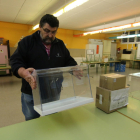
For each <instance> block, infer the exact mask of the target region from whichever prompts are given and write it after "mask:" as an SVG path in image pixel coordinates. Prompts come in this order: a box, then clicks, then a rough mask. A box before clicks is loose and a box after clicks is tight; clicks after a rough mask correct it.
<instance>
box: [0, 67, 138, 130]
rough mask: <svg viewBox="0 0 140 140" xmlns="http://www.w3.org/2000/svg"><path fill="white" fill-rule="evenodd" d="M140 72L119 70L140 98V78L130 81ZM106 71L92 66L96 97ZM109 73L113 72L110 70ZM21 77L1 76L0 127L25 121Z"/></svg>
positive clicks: (91, 75)
mask: <svg viewBox="0 0 140 140" xmlns="http://www.w3.org/2000/svg"><path fill="white" fill-rule="evenodd" d="M136 72H139V69H132V68H126V71H125V72H117V73H119V74H123V75H126V76H127V84H128V85H130V88H131V94H132V92H133V90H134V86H135V89H137V90H136V92H134V93H133V97H134V96H136V97H137V98H138V99H139V98H140V96H139V94H138V90H139V89H140V87H139V81H140V79H131V81H129V76H128V75H129V74H130V73H136ZM103 73H104V68H99V71H98V73H96V68H93V67H92V68H90V82H91V88H92V94H93V97H94V98H95V95H96V87H97V86H99V77H100V75H101V74H103ZM108 73H113V71H112V72H110V71H109V69H108ZM20 87H21V79H18V78H16V77H15V76H5V77H0V128H1V127H4V126H8V125H12V124H16V123H19V122H24V121H25V119H24V116H23V114H22V111H21V92H20Z"/></svg>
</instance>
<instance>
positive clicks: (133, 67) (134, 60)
mask: <svg viewBox="0 0 140 140" xmlns="http://www.w3.org/2000/svg"><path fill="white" fill-rule="evenodd" d="M135 62H140V60H133V69H134V68H135Z"/></svg>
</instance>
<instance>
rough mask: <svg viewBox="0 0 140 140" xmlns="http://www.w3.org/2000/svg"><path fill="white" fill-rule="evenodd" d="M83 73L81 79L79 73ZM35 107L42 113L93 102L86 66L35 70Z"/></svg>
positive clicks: (45, 113)
mask: <svg viewBox="0 0 140 140" xmlns="http://www.w3.org/2000/svg"><path fill="white" fill-rule="evenodd" d="M80 73H82V77H81V79H79V78H77V75H79V74H80ZM33 76H34V78H35V79H36V83H37V87H36V89H34V90H33V98H34V109H35V110H36V111H37V112H38V113H39V114H40V115H41V116H44V115H48V114H52V113H55V112H59V111H62V110H66V109H70V108H73V107H77V106H80V105H83V104H87V103H90V102H93V101H94V100H93V97H92V92H91V86H90V79H89V75H88V70H87V67H86V66H74V67H61V68H51V69H42V70H35V71H34V72H33Z"/></svg>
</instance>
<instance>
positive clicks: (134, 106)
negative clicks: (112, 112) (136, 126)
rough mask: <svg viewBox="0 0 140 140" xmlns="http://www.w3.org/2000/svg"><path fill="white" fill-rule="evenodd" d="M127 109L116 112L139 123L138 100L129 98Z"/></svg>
mask: <svg viewBox="0 0 140 140" xmlns="http://www.w3.org/2000/svg"><path fill="white" fill-rule="evenodd" d="M128 103H129V104H128V105H127V108H122V109H119V110H118V112H120V113H122V114H124V115H126V116H128V117H129V118H131V119H133V120H135V121H137V122H139V123H140V100H137V99H134V98H132V97H129V100H128Z"/></svg>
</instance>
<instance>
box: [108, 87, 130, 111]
mask: <svg viewBox="0 0 140 140" xmlns="http://www.w3.org/2000/svg"><path fill="white" fill-rule="evenodd" d="M128 91H129V88H125V89H120V90H114V91H111V95H110V96H111V102H110V111H111V110H114V109H117V108H120V107H123V106H126V105H127V104H128Z"/></svg>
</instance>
